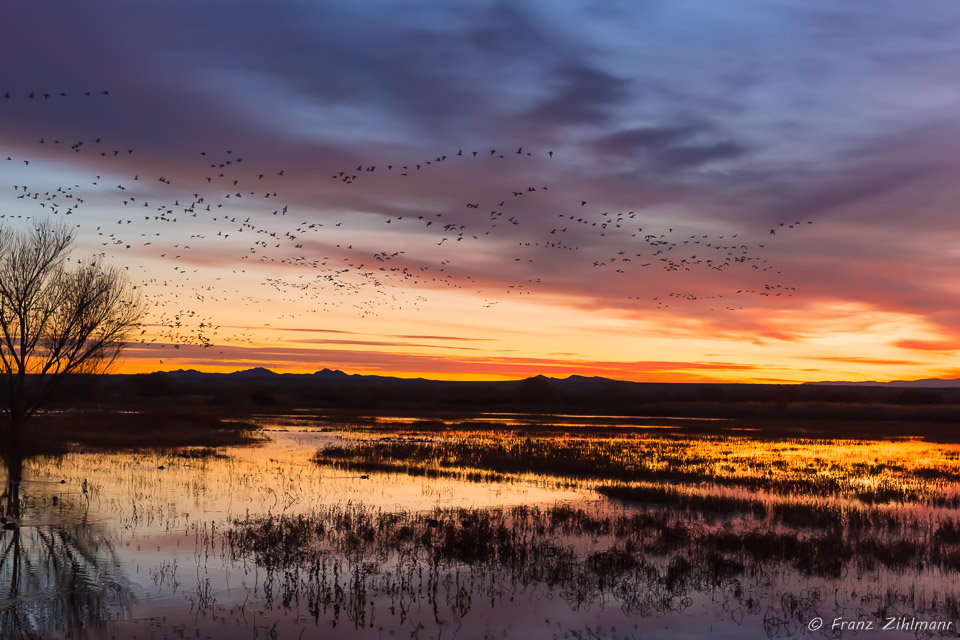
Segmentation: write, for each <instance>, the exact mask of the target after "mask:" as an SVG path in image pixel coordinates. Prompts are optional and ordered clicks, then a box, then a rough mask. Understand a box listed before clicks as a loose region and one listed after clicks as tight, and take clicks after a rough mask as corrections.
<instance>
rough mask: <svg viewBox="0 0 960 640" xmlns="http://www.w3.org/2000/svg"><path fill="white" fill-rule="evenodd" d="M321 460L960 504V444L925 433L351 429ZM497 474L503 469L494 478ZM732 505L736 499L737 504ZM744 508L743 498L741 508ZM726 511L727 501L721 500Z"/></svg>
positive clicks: (431, 471)
mask: <svg viewBox="0 0 960 640" xmlns="http://www.w3.org/2000/svg"><path fill="white" fill-rule="evenodd" d="M344 434H345V435H344V438H345V440H346V442H344V443H343V444H337V445H330V446H326V447H323V448H321V449H320V450H318V451H317V454H316V456H315V458H314V461H315V462H317V463H318V464H323V465H330V466H337V467H341V468H348V469H354V470H366V471H391V472H402V473H407V474H411V475H436V476H442V475H445V474H446V475H453V476H457V474H458V473H460V477H462V475H463V473H465V472H466V473H473V474H475V475H476V476H477V477H478V478H480V479H483V480H487V479H491V478H490V476H485V475H484V474H485V473H486V474H500V475H505V474H539V475H543V476H550V477H557V478H572V479H577V480H584V481H594V482H595V481H611V480H612V481H619V482H623V483H638V482H644V483H671V484H688V485H695V484H705V483H706V484H713V485H718V486H728V487H740V488H743V489H746V490H750V491H760V492H769V493H779V494H784V495H810V496H818V497H824V498H828V497H844V498H849V499H853V500H857V501H859V502H861V503H864V504H868V505H883V504H913V503H923V504H931V505H932V504H935V503H936V504H939V505H940V506H947V507H950V506H953V507H955V506H960V499H958V491H957V483H956V479H957V478H958V477H960V458H958V457H957V453H958V451H960V445H945V444H936V443H929V442H924V441H920V440H893V441H882V440H881V441H867V440H809V439H796V438H788V439H780V440H770V439H759V438H750V437H742V436H696V437H687V436H679V435H669V434H668V435H661V434H656V433H651V432H641V431H635V432H628V433H625V434H623V435H619V436H610V435H609V432H608V431H606V430H601V431H600V432H594V431H591V430H590V429H566V430H554V429H552V428H544V430H542V431H541V432H539V433H534V431H532V430H478V429H468V430H459V429H446V430H440V431H438V430H435V429H433V428H427V429H426V430H421V429H417V428H415V427H412V426H410V425H406V427H405V428H404V430H403V431H400V432H397V433H395V434H393V435H391V436H386V437H384V436H381V435H379V432H377V431H374V432H370V431H367V430H364V429H357V430H345V431H344ZM494 477H495V476H494ZM728 506H729V507H730V508H733V505H728ZM741 506H744V505H741ZM714 507H715V508H717V509H721V508H724V507H723V506H722V505H721V504H719V502H717V503H716V504H714Z"/></svg>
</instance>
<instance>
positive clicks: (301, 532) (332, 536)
mask: <svg viewBox="0 0 960 640" xmlns="http://www.w3.org/2000/svg"><path fill="white" fill-rule="evenodd" d="M222 547H223V548H222V553H223V554H224V556H226V557H230V558H231V559H232V560H234V561H242V560H246V559H249V560H252V561H253V562H255V564H256V565H257V566H258V567H262V568H263V569H265V570H266V572H267V578H266V580H265V581H264V583H263V584H264V596H265V597H266V599H267V601H268V602H269V603H272V604H278V605H280V606H282V607H284V608H289V609H292V608H296V607H298V606H300V605H301V604H306V607H307V608H308V609H309V610H310V612H311V614H312V615H313V616H314V617H315V618H317V619H319V618H320V617H332V619H333V620H334V622H336V621H337V620H338V619H339V618H340V617H342V616H343V615H344V614H346V617H347V619H348V620H349V621H351V622H352V623H353V624H354V625H356V626H357V627H358V628H359V627H363V626H366V624H367V622H368V620H370V619H372V617H373V615H374V607H375V602H381V603H385V604H383V605H382V606H386V608H387V609H388V610H389V611H390V612H391V614H393V615H398V616H400V618H401V620H403V619H406V617H408V616H410V615H412V614H413V612H414V611H416V610H418V609H419V608H422V607H432V608H433V610H434V611H438V610H443V611H444V612H446V613H450V614H452V615H453V616H454V617H455V618H457V619H462V618H463V617H464V616H466V615H467V614H468V613H469V611H470V608H471V606H472V603H473V602H474V601H475V600H476V599H481V598H482V599H485V600H489V601H490V602H491V605H496V603H497V602H498V601H505V600H506V599H507V598H512V597H513V596H514V595H515V594H517V593H528V594H529V593H540V594H544V593H551V594H553V595H554V597H560V598H563V599H564V600H566V601H567V602H568V604H569V605H570V606H571V607H572V608H574V609H577V608H579V607H584V606H594V605H598V604H600V603H605V602H610V601H613V602H615V603H616V604H617V605H618V606H619V607H620V608H621V609H622V610H623V611H624V612H626V613H629V614H636V615H653V614H657V613H670V612H679V611H684V610H685V609H687V608H689V607H690V606H691V605H692V603H693V601H694V598H703V597H707V598H710V599H712V600H714V601H716V602H720V603H722V604H723V606H724V607H726V608H728V609H729V610H733V609H739V610H740V612H741V613H740V614H739V615H741V616H743V615H757V616H759V615H760V613H761V612H762V611H763V608H762V607H761V606H760V604H759V603H760V600H759V598H760V595H759V594H760V592H761V591H766V589H764V585H767V586H769V585H771V584H774V583H777V581H778V580H783V579H786V578H784V577H782V576H789V575H797V576H802V577H805V578H807V579H814V580H841V579H842V578H843V577H844V576H847V575H849V574H850V573H851V571H854V572H857V571H859V572H865V571H872V572H875V573H877V575H878V576H879V575H881V573H882V572H886V573H883V575H891V576H896V575H902V574H903V573H904V572H906V571H912V572H915V573H918V574H922V573H923V572H930V571H939V572H942V573H943V575H944V577H945V578H946V579H954V578H955V577H960V576H958V575H957V574H958V571H960V524H958V523H957V522H956V521H953V522H951V523H950V524H944V525H943V526H942V527H941V529H940V530H938V532H937V533H936V534H934V535H929V536H926V537H924V536H919V537H913V538H906V539H898V538H895V537H889V538H881V537H870V538H867V539H861V538H858V537H857V536H856V535H851V534H849V533H844V531H842V530H841V529H839V528H832V529H829V530H825V531H810V530H808V531H799V530H781V531H774V530H771V529H770V528H769V527H767V526H765V525H764V524H763V523H754V525H753V526H747V527H742V528H740V529H738V530H736V531H732V530H725V529H722V528H714V527H709V526H706V525H704V524H703V523H698V522H695V521H691V520H690V519H689V518H687V517H685V516H684V515H683V514H682V513H680V512H677V511H676V510H674V509H671V508H668V507H659V508H656V509H651V510H649V511H645V512H641V513H620V514H612V513H605V512H602V511H596V512H590V511H585V510H583V509H581V508H575V507H571V506H567V505H562V504H558V505H556V506H554V507H551V508H542V509H541V508H531V507H516V508H513V509H507V510H503V509H436V510H433V511H427V512H416V511H396V512H386V511H381V510H375V509H371V508H368V507H364V506H362V505H336V506H330V507H327V508H324V509H321V510H318V511H315V512H313V513H311V514H307V515H298V516H282V515H280V516H277V515H274V516H266V517H259V518H249V519H244V520H239V521H237V522H235V523H234V526H233V528H232V529H230V530H229V531H228V532H227V533H226V535H225V536H224V538H223V541H222ZM778 576H780V577H778ZM949 576H954V578H949ZM817 593H819V592H817ZM810 594H811V592H806V596H804V595H803V594H800V595H799V596H794V595H792V594H789V593H788V594H784V598H786V600H784V601H782V602H781V603H779V604H780V606H779V607H773V606H769V605H768V606H767V607H766V614H765V618H764V623H765V624H771V625H774V626H776V625H778V624H789V621H790V620H791V619H793V616H795V614H797V612H798V611H799V610H802V611H805V612H807V613H810V615H812V613H811V611H812V610H815V609H816V607H817V606H820V605H821V604H822V603H823V598H822V597H821V595H817V596H816V597H815V598H814V600H813V603H814V604H813V605H811V606H805V605H804V602H803V599H804V597H810ZM787 596H789V597H787ZM859 597H860V599H861V601H862V602H864V603H869V604H872V605H873V606H874V607H876V610H877V611H880V610H881V609H882V608H884V607H892V606H896V607H897V608H898V610H901V611H902V610H904V609H908V610H911V611H914V612H918V613H920V612H924V611H927V612H929V611H931V610H935V611H936V612H937V613H938V614H939V615H948V616H950V618H951V619H954V620H956V619H957V618H958V616H960V599H958V595H957V593H956V592H954V591H948V592H946V593H941V594H940V596H938V598H939V599H937V600H936V602H931V601H929V600H928V599H926V598H927V596H926V595H924V594H923V593H919V592H913V593H912V595H905V594H904V592H902V591H900V590H898V589H895V588H890V589H888V590H887V591H886V592H883V591H881V590H879V589H878V590H877V592H876V593H871V594H861V595H860V596H859ZM807 604H810V602H808V603H807ZM814 605H815V606H814Z"/></svg>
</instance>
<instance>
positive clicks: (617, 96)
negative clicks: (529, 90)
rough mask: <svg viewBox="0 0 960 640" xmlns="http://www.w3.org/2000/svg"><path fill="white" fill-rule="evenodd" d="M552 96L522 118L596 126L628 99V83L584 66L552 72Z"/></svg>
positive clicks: (561, 124) (562, 124) (538, 121)
mask: <svg viewBox="0 0 960 640" xmlns="http://www.w3.org/2000/svg"><path fill="white" fill-rule="evenodd" d="M551 84H552V85H553V91H552V95H550V96H549V97H547V98H545V99H543V100H541V101H540V102H538V103H537V104H535V105H534V106H533V107H531V108H530V109H529V110H528V111H527V113H526V116H527V118H528V119H529V120H531V121H532V122H536V123H539V124H547V125H558V126H567V125H600V124H605V123H606V122H608V121H609V120H610V119H611V118H612V117H613V114H614V111H615V109H616V108H617V107H619V106H621V105H623V104H624V103H626V102H627V101H629V99H630V91H629V82H628V81H627V80H626V79H624V78H620V77H617V76H615V75H613V74H611V73H607V72H606V71H602V70H600V69H596V68H593V67H589V66H586V65H576V66H564V67H560V68H558V69H556V70H554V72H553V74H552V80H551Z"/></svg>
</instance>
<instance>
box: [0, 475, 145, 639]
mask: <svg viewBox="0 0 960 640" xmlns="http://www.w3.org/2000/svg"><path fill="white" fill-rule="evenodd" d="M26 504H27V500H26V497H25V496H24V495H22V493H21V488H20V483H18V482H12V481H8V482H7V483H6V490H5V493H3V494H2V496H0V509H2V511H0V513H2V514H3V515H4V519H5V522H6V524H5V528H4V529H3V530H0V639H2V640H6V639H7V638H47V637H50V636H54V635H57V636H66V637H70V638H88V637H99V636H103V635H106V634H107V632H108V631H109V629H110V627H111V626H112V623H113V622H115V621H117V620H120V619H123V618H124V617H127V616H128V615H129V613H130V609H131V605H132V603H133V595H132V591H131V589H130V586H129V584H128V582H127V581H126V579H125V578H124V577H123V575H122V572H121V570H120V565H119V562H118V560H117V557H116V554H115V552H114V549H113V544H112V542H111V541H110V539H109V538H108V535H107V532H106V531H105V530H104V529H103V528H102V527H100V526H99V525H97V524H93V523H89V522H84V521H82V520H81V521H80V522H72V523H69V524H31V521H30V516H31V514H30V510H29V507H27V506H26Z"/></svg>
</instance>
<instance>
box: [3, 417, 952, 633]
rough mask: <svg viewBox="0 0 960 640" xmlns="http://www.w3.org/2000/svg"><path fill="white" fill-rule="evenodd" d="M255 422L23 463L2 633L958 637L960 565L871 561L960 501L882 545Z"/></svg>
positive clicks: (874, 534)
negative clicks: (438, 472) (415, 460)
mask: <svg viewBox="0 0 960 640" xmlns="http://www.w3.org/2000/svg"><path fill="white" fill-rule="evenodd" d="M267 428H268V430H267V432H266V433H265V435H267V436H268V437H269V440H268V441H267V442H265V443H264V444H263V445H262V446H255V447H236V448H228V449H225V450H223V453H224V454H225V456H224V457H222V458H206V459H200V460H195V459H184V458H178V457H175V456H171V455H166V454H91V453H87V454H79V453H78V454H70V455H66V456H63V457H59V458H52V459H44V460H39V461H34V462H33V463H31V464H30V465H29V466H28V471H27V473H26V479H25V481H24V483H23V486H22V494H23V495H22V499H23V500H24V514H23V520H22V527H21V528H20V529H19V530H18V531H4V532H2V533H0V554H2V555H0V563H2V564H0V638H21V637H27V638H33V637H36V638H100V637H104V638H210V639H212V638H218V639H219V638H225V639H226V638H231V639H232V638H377V639H380V638H423V639H426V638H706V637H710V638H768V637H793V636H795V637H929V635H930V634H929V633H928V632H926V631H923V632H920V631H917V630H916V629H913V628H911V629H909V630H903V629H900V630H895V631H889V632H882V631H880V630H879V629H877V626H879V625H877V624H876V622H875V623H874V624H875V630H873V631H867V630H862V631H860V632H859V633H857V634H851V633H850V632H849V631H840V630H838V629H831V626H832V621H833V620H834V619H835V618H837V617H843V618H844V619H845V620H854V621H855V620H861V621H863V620H874V621H882V620H883V619H885V618H886V617H887V616H890V617H898V618H899V617H905V618H914V617H915V618H917V619H918V620H925V621H941V622H942V621H950V622H951V628H950V629H948V630H946V631H943V630H937V631H936V632H935V633H934V634H933V635H941V636H948V637H954V636H956V633H955V631H954V629H955V616H956V614H957V610H956V609H957V590H956V589H955V587H954V585H955V584H956V579H957V577H958V574H957V570H958V569H960V555H958V556H957V559H956V562H955V564H951V562H953V561H952V560H950V559H949V558H946V557H944V558H940V561H935V562H930V563H929V566H925V565H924V564H923V563H921V564H917V563H915V562H912V561H911V562H905V563H904V562H901V561H900V560H899V559H897V558H892V559H885V556H883V554H889V553H890V551H889V549H890V548H895V547H890V546H889V545H890V544H893V542H895V541H896V540H897V539H899V538H901V537H903V536H905V535H906V534H907V529H908V528H909V527H907V526H906V525H902V524H898V523H899V522H900V521H899V520H897V518H905V517H909V518H911V520H910V522H911V523H913V524H912V525H910V526H912V529H910V530H911V531H912V532H913V533H912V534H911V535H912V536H913V537H917V536H919V537H920V538H923V537H924V536H926V538H927V539H928V540H930V541H931V542H930V544H933V542H932V541H933V537H932V536H933V533H931V532H933V531H935V530H936V531H940V532H941V533H942V531H941V529H938V527H942V526H943V525H942V521H944V519H945V518H946V519H947V520H949V519H950V518H951V517H953V516H954V515H956V507H955V506H949V505H948V506H945V507H944V508H942V509H938V510H936V512H933V511H930V510H929V509H927V508H926V507H924V508H922V509H919V510H918V508H917V507H909V506H902V507H898V508H897V510H896V514H895V517H893V518H892V519H891V518H888V519H887V520H886V524H883V525H882V526H881V525H876V526H874V527H873V528H870V527H868V528H866V529H863V531H861V532H860V533H858V534H857V535H859V536H862V537H863V536H865V537H867V538H870V540H874V539H876V540H880V541H882V542H883V543H884V544H886V545H887V546H882V545H881V546H882V549H881V550H879V551H878V550H877V549H880V547H878V546H877V545H876V544H874V546H873V547H871V546H869V544H867V542H865V541H863V540H859V539H858V540H857V541H855V542H854V543H850V544H847V543H846V542H837V539H836V536H832V534H830V535H828V534H825V533H824V532H823V531H821V530H818V529H816V527H814V528H812V529H808V528H802V527H801V528H799V529H791V528H790V527H789V526H786V525H784V524H783V523H782V522H779V523H772V522H765V523H760V524H759V525H758V523H757V522H756V517H755V514H754V515H750V514H749V513H747V514H738V513H732V514H730V515H726V516H716V515H709V514H704V513H702V512H699V511H697V510H696V509H693V508H691V509H689V510H687V509H683V510H678V509H677V508H669V507H665V508H659V509H651V508H650V507H649V506H647V507H644V506H642V505H631V504H630V503H619V502H616V501H610V500H608V499H606V498H604V497H603V496H601V495H600V494H599V493H597V492H596V491H595V490H594V487H592V486H590V485H589V484H588V483H583V484H573V485H571V484H570V483H566V482H558V481H557V480H556V479H550V478H545V477H537V476H515V477H512V479H511V480H510V481H506V482H504V481H498V482H468V481H465V480H458V479H454V478H429V477H410V476H407V475H403V474H396V473H374V472H370V473H360V472H352V471H341V470H337V469H332V468H329V467H321V466H318V465H317V464H315V463H314V462H312V461H311V457H312V456H313V454H314V453H315V452H316V451H317V449H318V448H320V447H322V446H324V445H328V444H331V443H340V439H339V434H338V433H337V432H336V431H329V430H319V429H312V428H309V427H302V428H301V427H296V428H291V429H289V430H287V429H286V428H283V427H281V428H274V429H271V428H270V425H267ZM717 490H718V491H719V490H720V489H719V488H718V489H717ZM688 506H689V505H688ZM911 509H912V510H911ZM918 514H920V515H918ZM918 521H922V522H921V523H920V524H919V525H918V524H917V523H918ZM891 523H893V524H891ZM924 523H926V524H924ZM950 531H952V530H947V534H949V532H950ZM918 532H919V533H918ZM941 533H938V534H937V535H941ZM947 534H943V536H946V535H947ZM845 535H847V534H845ZM750 536H754V537H753V538H750ZM943 536H941V537H943ZM745 537H746V538H749V539H750V540H752V541H753V542H750V543H746V544H745V543H744V539H745ZM957 537H958V540H957V541H956V542H960V532H958V533H957ZM846 539H847V538H846V537H845V538H843V540H844V541H845V540H846ZM944 539H945V538H944ZM936 542H937V544H940V542H942V541H941V540H940V538H937V541H936ZM947 542H951V543H952V541H951V540H947ZM834 543H836V544H841V547H838V548H837V550H836V552H835V554H834V555H835V556H836V557H833V556H831V555H830V553H829V551H830V550H829V549H828V550H827V551H824V545H830V544H834ZM888 543H889V544H888ZM871 544H873V543H872V542H871ZM751 545H756V546H757V548H758V549H759V550H754V549H753V548H752V547H751ZM764 545H765V546H764ZM804 545H807V546H804ZM844 545H846V546H844ZM761 546H762V547H763V548H762V549H760V547H761ZM931 548H933V547H931ZM943 548H946V547H943V546H942V545H941V546H938V547H937V549H943ZM805 549H807V551H805ZM871 550H872V551H871ZM804 554H806V555H808V556H810V557H811V558H812V559H811V560H810V562H809V563H803V562H798V561H797V558H796V556H798V555H804ZM941 555H942V554H941ZM638 558H639V560H638ZM818 616H819V617H821V618H823V619H824V620H825V623H824V627H823V628H821V629H817V630H814V631H811V630H810V629H809V624H810V621H811V620H813V619H814V618H816V617H818ZM860 626H864V625H860ZM890 634H893V635H890Z"/></svg>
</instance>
